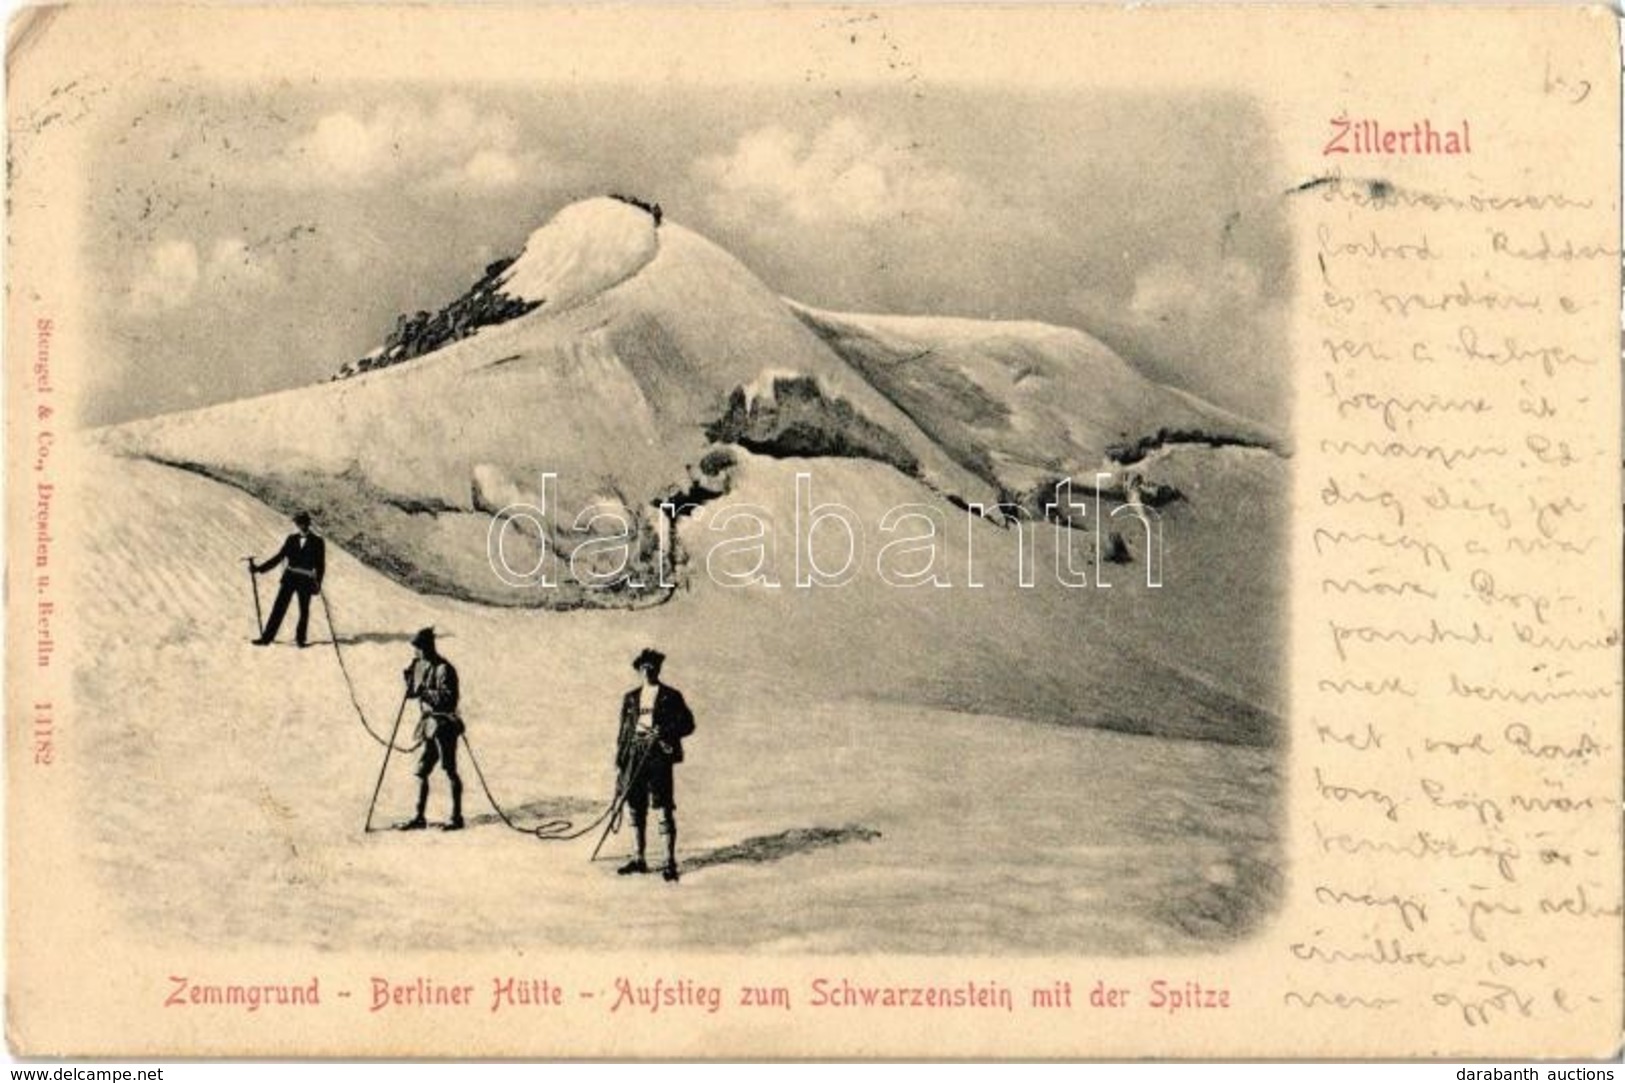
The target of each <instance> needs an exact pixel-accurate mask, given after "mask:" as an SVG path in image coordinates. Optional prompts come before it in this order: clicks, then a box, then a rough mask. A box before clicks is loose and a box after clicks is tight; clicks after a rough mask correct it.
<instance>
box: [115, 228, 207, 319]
mask: <svg viewBox="0 0 1625 1083" xmlns="http://www.w3.org/2000/svg"><path fill="white" fill-rule="evenodd" d="M197 281H198V257H197V247H196V246H195V245H193V244H192V242H191V241H160V242H158V243H157V244H155V245H153V247H152V249H151V250H150V251H149V252H148V253H147V258H146V261H145V263H144V264H143V265H142V266H141V268H140V269H139V270H137V272H136V274H135V277H134V279H133V280H132V282H131V283H130V311H131V312H133V313H135V314H136V315H139V316H147V315H153V314H155V313H159V312H167V311H169V310H170V309H173V308H178V307H180V306H181V305H184V304H185V303H186V302H187V301H189V300H191V298H192V293H193V291H194V290H196V289H197Z"/></svg>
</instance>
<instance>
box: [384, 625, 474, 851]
mask: <svg viewBox="0 0 1625 1083" xmlns="http://www.w3.org/2000/svg"><path fill="white" fill-rule="evenodd" d="M412 647H413V649H414V650H415V651H416V652H417V655H416V657H415V658H414V659H413V660H412V664H411V665H409V666H407V667H406V670H405V671H404V673H403V674H402V675H403V676H404V677H405V678H406V697H407V698H408V699H416V700H417V701H418V703H419V705H420V707H421V708H422V713H421V714H420V715H419V717H418V725H417V733H416V738H417V740H419V741H421V742H422V745H423V748H422V751H421V752H420V753H419V754H418V763H417V767H416V769H415V770H414V772H413V773H414V774H416V775H417V777H418V808H417V814H416V815H415V816H413V817H412V818H411V819H410V820H407V821H406V822H405V823H400V824H396V825H395V827H396V830H398V831H421V830H423V829H424V828H425V827H428V826H429V823H428V820H426V819H425V818H424V812H425V810H426V809H427V807H428V804H429V775H430V774H431V773H432V772H433V771H434V769H435V765H436V764H439V765H440V766H441V768H442V769H444V770H445V772H446V781H447V782H448V783H449V784H450V786H451V819H449V820H447V821H446V822H445V823H444V824H442V825H441V829H442V830H444V831H461V830H462V829H463V780H462V778H461V776H459V775H458V774H457V742H458V740H459V739H460V738H461V737H462V735H463V719H462V716H460V715H459V714H458V713H457V699H458V688H457V669H456V667H455V666H453V665H452V664H451V663H450V662H448V661H446V659H444V658H443V657H441V656H440V652H439V651H438V650H436V649H435V642H434V629H433V628H424V629H422V630H421V631H419V632H418V633H417V635H415V636H413V637H412Z"/></svg>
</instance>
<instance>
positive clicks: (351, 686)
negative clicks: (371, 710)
mask: <svg viewBox="0 0 1625 1083" xmlns="http://www.w3.org/2000/svg"><path fill="white" fill-rule="evenodd" d="M316 597H318V598H320V599H321V600H322V615H323V616H324V617H325V618H326V619H327V638H328V639H330V640H332V642H333V656H334V657H335V658H337V659H338V660H339V672H340V673H342V674H343V675H344V687H345V688H346V689H347V690H348V691H349V693H350V706H351V707H354V708H355V716H356V717H357V718H359V719H360V720H361V728H362V729H364V730H366V731H367V736H368V737H371V738H372V739H373V740H374V741H376V742H378V743H379V744H380V745H382V746H384V747H385V748H392V749H394V750H395V751H396V752H416V751H417V750H418V749H419V748H421V747H423V738H421V737H419V738H418V739H417V740H416V741H414V742H412V743H411V744H410V745H408V746H407V747H405V748H402V747H401V746H400V745H397V744H394V743H393V742H392V741H391V740H390V739H389V738H388V737H384V736H382V735H380V734H379V733H378V731H377V730H375V729H373V728H372V724H371V723H370V722H368V721H367V712H366V711H364V710H362V708H361V700H360V699H358V698H357V697H356V694H355V681H354V680H353V679H351V677H350V667H349V666H347V665H345V664H344V649H343V648H342V647H340V646H339V633H338V629H337V628H335V627H333V607H332V605H331V603H329V602H328V600H327V592H326V591H325V590H324V591H321V592H319V593H318V594H317V595H316ZM402 707H403V708H404V707H405V704H404V703H403V704H402Z"/></svg>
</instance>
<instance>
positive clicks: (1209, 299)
mask: <svg viewBox="0 0 1625 1083" xmlns="http://www.w3.org/2000/svg"><path fill="white" fill-rule="evenodd" d="M1260 289H1261V281H1260V277H1259V274H1258V268H1256V267H1254V266H1253V265H1252V264H1251V263H1248V262H1247V261H1245V260H1240V259H1236V258H1234V257H1231V258H1229V259H1226V260H1224V261H1223V262H1222V263H1220V264H1218V265H1216V266H1215V265H1213V264H1210V263H1203V264H1201V265H1193V264H1190V263H1184V262H1176V261H1164V262H1162V263H1157V264H1154V265H1152V266H1151V267H1150V268H1148V269H1147V270H1144V271H1141V272H1140V273H1139V274H1138V275H1137V276H1136V277H1135V279H1134V293H1133V295H1132V296H1131V297H1130V298H1129V303H1128V308H1129V312H1130V313H1131V314H1132V315H1133V316H1134V318H1135V319H1137V320H1139V321H1141V322H1158V323H1166V322H1169V321H1173V320H1177V321H1182V322H1183V321H1194V322H1198V323H1206V322H1209V321H1212V320H1217V319H1225V318H1229V317H1232V316H1233V315H1235V314H1236V313H1237V312H1238V310H1239V311H1246V310H1248V309H1251V308H1253V307H1254V306H1256V305H1257V304H1258V299H1259V291H1260Z"/></svg>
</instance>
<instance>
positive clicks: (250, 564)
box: [243, 557, 265, 639]
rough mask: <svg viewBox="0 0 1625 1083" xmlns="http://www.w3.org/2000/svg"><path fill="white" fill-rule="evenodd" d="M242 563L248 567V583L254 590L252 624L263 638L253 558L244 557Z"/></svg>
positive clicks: (257, 577)
mask: <svg viewBox="0 0 1625 1083" xmlns="http://www.w3.org/2000/svg"><path fill="white" fill-rule="evenodd" d="M243 563H244V564H247V565H248V582H249V585H250V586H252V587H253V588H254V623H255V624H256V625H257V626H258V627H259V630H260V638H261V639H264V638H265V618H264V617H263V616H261V615H260V577H259V573H258V572H256V571H255V570H254V558H253V557H244V558H243Z"/></svg>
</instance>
